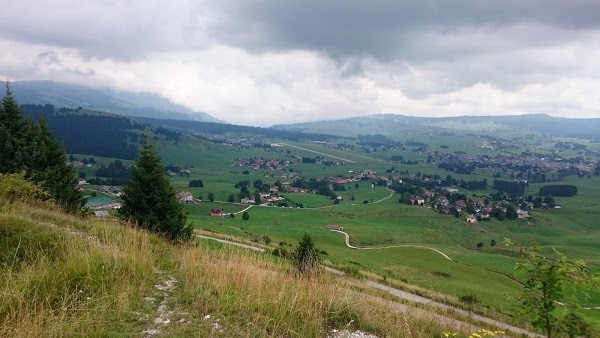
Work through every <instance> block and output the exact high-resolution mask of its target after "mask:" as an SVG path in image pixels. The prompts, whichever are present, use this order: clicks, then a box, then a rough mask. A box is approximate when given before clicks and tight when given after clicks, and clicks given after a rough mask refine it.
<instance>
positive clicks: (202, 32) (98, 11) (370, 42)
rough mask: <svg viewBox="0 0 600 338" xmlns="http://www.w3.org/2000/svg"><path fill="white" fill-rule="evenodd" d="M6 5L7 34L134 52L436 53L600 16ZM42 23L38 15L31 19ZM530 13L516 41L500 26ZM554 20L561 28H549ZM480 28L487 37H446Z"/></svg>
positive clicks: (374, 5)
mask: <svg viewBox="0 0 600 338" xmlns="http://www.w3.org/2000/svg"><path fill="white" fill-rule="evenodd" d="M3 13H4V14H1V13H0V31H1V32H2V33H0V34H2V35H5V36H9V37H17V38H19V39H25V40H28V41H31V42H46V43H53V44H56V45H59V46H64V47H76V48H79V49H81V50H82V51H83V52H84V55H86V56H88V57H109V58H116V59H120V58H125V59H128V58H136V57H142V56H143V55H144V54H145V53H147V52H152V51H168V50H189V49H197V48H203V47H204V46H205V45H206V44H207V43H210V42H215V41H216V42H219V43H226V44H229V45H231V46H235V47H241V48H245V49H246V50H249V51H253V52H268V51H281V50H294V49H308V50H317V51H319V52H322V53H325V54H327V55H330V56H335V57H348V56H360V57H362V56H371V57H375V58H380V59H395V58H408V59H412V58H419V59H438V58H444V57H453V56H454V55H462V54H469V53H474V52H481V50H486V49H489V50H495V49H498V48H507V47H515V46H517V45H521V46H523V45H531V44H547V43H555V42H556V41H557V40H558V41H567V40H569V39H573V38H574V37H576V36H577V34H579V33H580V32H581V31H584V30H586V29H591V28H598V27H599V26H600V2H598V1H584V0H573V1H562V0H537V1H515V0H506V1H495V2H490V1H478V0H457V1H444V0H437V1H431V0H429V1H428V0H418V1H398V0H381V1H347V0H330V1H317V0H304V1H278V0H270V1H267V0H265V1H261V0H247V1H231V0H224V1H211V2H204V3H203V2H188V1H177V0H175V1H172V2H168V3H166V2H160V1H128V2H104V1H85V2H79V3H73V2H72V1H52V2H50V1H46V0H39V1H13V2H11V3H9V4H7V5H6V6H5V8H4V10H3ZM32 23H35V24H32ZM521 23H527V24H529V25H534V26H536V25H537V26H539V27H547V29H544V28H538V29H526V30H525V31H523V32H514V31H510V30H507V31H506V32H505V33H506V34H511V33H513V34H514V33H518V35H514V36H512V37H511V39H506V40H510V43H506V41H504V43H502V41H498V42H494V41H492V40H502V39H501V37H499V36H496V33H497V32H502V31H503V30H506V28H507V27H511V26H514V25H519V24H521ZM552 27H554V28H555V29H552ZM478 30H482V31H483V33H484V34H486V33H487V35H489V37H488V39H489V41H483V42H482V41H473V43H472V44H469V43H468V41H467V42H462V41H459V42H460V43H455V44H446V43H444V41H445V39H440V38H439V37H452V36H456V35H463V34H465V33H468V32H469V31H478Z"/></svg>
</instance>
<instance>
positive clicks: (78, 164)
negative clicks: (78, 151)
mask: <svg viewBox="0 0 600 338" xmlns="http://www.w3.org/2000/svg"><path fill="white" fill-rule="evenodd" d="M67 165H68V166H71V167H73V168H84V167H88V168H90V167H93V166H94V165H93V164H92V163H83V162H81V161H69V162H67Z"/></svg>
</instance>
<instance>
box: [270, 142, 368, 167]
mask: <svg viewBox="0 0 600 338" xmlns="http://www.w3.org/2000/svg"><path fill="white" fill-rule="evenodd" d="M272 146H274V147H277V146H286V147H292V148H296V149H300V150H304V151H308V152H311V153H315V154H319V155H323V156H327V157H331V158H335V159H336V160H341V161H345V162H348V163H356V161H352V160H349V159H347V158H342V157H337V156H333V155H329V154H325V153H322V152H320V151H316V150H310V149H306V148H302V147H298V146H294V145H291V144H287V143H281V142H278V143H273V144H272Z"/></svg>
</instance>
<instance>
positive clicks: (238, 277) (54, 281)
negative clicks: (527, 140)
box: [0, 202, 444, 337]
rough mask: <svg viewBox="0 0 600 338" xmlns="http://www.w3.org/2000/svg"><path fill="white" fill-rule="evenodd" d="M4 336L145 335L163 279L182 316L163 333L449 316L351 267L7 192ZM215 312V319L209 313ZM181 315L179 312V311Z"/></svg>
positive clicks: (308, 331) (283, 333)
mask: <svg viewBox="0 0 600 338" xmlns="http://www.w3.org/2000/svg"><path fill="white" fill-rule="evenodd" d="M0 235H1V236H2V237H0V273H1V274H0V337H42V336H43V337H63V336H78V337H79V336H80V337H93V336H142V332H143V331H144V330H145V329H147V328H148V327H151V326H152V320H153V316H154V315H155V313H156V304H152V303H149V302H146V301H145V300H144V297H148V296H154V297H156V295H157V290H156V287H155V285H156V284H160V283H161V280H164V279H165V278H167V277H169V278H171V277H172V278H174V279H176V280H177V284H176V288H174V289H173V290H172V293H170V294H166V293H163V294H162V295H163V296H165V295H168V297H167V296H165V298H164V304H165V307H168V309H169V311H168V313H169V315H170V316H171V318H173V319H174V320H173V321H172V322H171V323H170V324H168V325H164V326H160V329H161V330H160V333H159V336H160V335H163V336H196V337H207V336H211V337H324V336H327V333H328V332H329V331H330V330H331V329H334V328H335V329H344V328H348V329H360V330H362V331H367V332H370V333H373V334H376V335H378V336H380V337H436V336H440V335H441V332H442V331H444V328H443V327H442V326H441V324H440V323H436V320H434V319H432V318H431V317H428V316H426V315H423V314H422V312H419V315H413V314H411V313H404V312H402V311H398V310H395V309H393V308H392V306H391V305H390V304H389V303H387V302H381V301H378V300H377V299H376V298H374V297H370V296H365V295H364V294H361V293H359V292H357V291H356V290H355V289H353V288H351V287H349V283H351V281H348V280H346V279H344V278H340V277H337V276H331V275H328V274H316V275H313V276H310V277H302V276H298V275H297V274H296V273H295V272H294V271H293V270H292V268H291V266H290V265H289V264H288V263H287V262H285V261H279V260H276V259H274V258H273V257H272V256H269V255H266V254H260V253H255V252H251V251H248V250H243V249H234V248H225V249H214V248H209V247H205V246H198V247H195V246H192V245H190V246H179V247H174V246H170V245H168V244H166V243H165V242H163V241H162V240H160V239H159V238H157V237H156V236H154V235H152V234H150V233H148V232H145V231H141V230H138V229H134V228H132V227H129V226H126V225H123V224H121V223H119V222H117V221H115V220H96V219H82V218H78V217H74V216H70V215H66V214H63V213H61V212H60V211H59V210H57V209H53V208H51V207H48V206H34V205H33V204H31V203H16V202H15V203H8V202H4V203H0ZM207 315H210V319H205V317H206V316H207ZM177 318H182V320H181V322H179V321H176V319H177Z"/></svg>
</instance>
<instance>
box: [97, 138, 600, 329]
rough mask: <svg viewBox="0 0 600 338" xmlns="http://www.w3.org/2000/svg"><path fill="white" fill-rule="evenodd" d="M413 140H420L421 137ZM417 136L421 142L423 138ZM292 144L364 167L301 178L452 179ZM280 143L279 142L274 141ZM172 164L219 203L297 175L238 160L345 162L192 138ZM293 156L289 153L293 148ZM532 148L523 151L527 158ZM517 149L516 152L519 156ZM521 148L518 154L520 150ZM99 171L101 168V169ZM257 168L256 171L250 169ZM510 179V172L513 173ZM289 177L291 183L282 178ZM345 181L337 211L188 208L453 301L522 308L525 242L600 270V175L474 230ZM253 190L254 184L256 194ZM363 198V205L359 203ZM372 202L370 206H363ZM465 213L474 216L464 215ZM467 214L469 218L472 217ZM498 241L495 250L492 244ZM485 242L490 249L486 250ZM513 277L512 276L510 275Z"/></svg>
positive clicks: (299, 199)
mask: <svg viewBox="0 0 600 338" xmlns="http://www.w3.org/2000/svg"><path fill="white" fill-rule="evenodd" d="M411 136H412V135H411ZM420 136H421V137H420V139H419V141H422V142H426V143H428V144H430V149H433V148H436V150H437V147H439V145H448V147H449V149H447V150H444V149H441V148H440V151H449V152H453V151H457V150H460V151H465V152H467V153H474V154H476V153H485V152H489V154H490V155H493V154H495V153H497V151H492V150H490V149H483V148H481V147H479V145H480V143H481V142H482V139H481V138H479V137H475V136H473V137H469V138H461V139H458V140H455V141H454V143H451V142H450V141H448V140H449V139H450V138H447V137H441V136H440V137H437V136H436V137H434V136H432V137H430V138H426V137H424V136H423V135H420ZM414 139H415V140H417V139H416V137H415V138H414ZM282 142H283V143H287V144H291V145H295V146H298V147H302V148H306V149H308V150H312V151H317V152H321V153H324V154H330V155H332V156H335V157H339V158H346V159H349V160H352V161H355V162H357V163H346V164H344V165H338V166H333V167H328V166H323V165H320V164H294V165H291V166H290V168H291V169H293V170H294V171H298V172H300V176H305V177H307V178H311V177H335V176H337V175H340V176H344V177H350V176H352V175H353V174H354V173H357V172H360V171H363V170H365V169H369V170H375V171H377V172H378V173H385V170H387V169H390V168H391V167H395V168H396V169H398V170H400V171H404V170H408V171H409V172H410V173H416V172H418V171H421V172H422V173H427V174H429V173H434V174H438V175H440V176H442V177H445V176H446V175H447V174H448V173H446V172H444V171H443V170H442V169H438V168H437V166H433V165H430V164H427V163H426V162H425V161H426V156H425V155H422V154H418V153H416V152H413V151H410V150H407V151H387V152H381V151H378V152H370V153H364V152H349V151H341V150H336V149H331V148H328V147H326V146H323V145H320V144H313V143H311V144H301V143H292V142H289V141H282ZM273 143H277V141H273ZM159 147H160V151H161V154H162V155H163V161H164V163H172V164H176V165H183V166H190V168H189V170H190V171H191V175H190V177H189V178H187V177H180V176H176V177H172V178H171V181H172V182H173V183H174V185H175V186H176V187H177V189H183V190H188V191H190V192H192V193H193V195H194V197H197V198H198V197H204V200H205V201H206V200H207V195H208V193H209V192H212V193H213V194H214V195H215V200H216V201H226V200H227V196H229V194H235V195H237V193H239V189H237V188H235V187H234V185H235V183H236V182H238V181H242V180H249V181H250V182H253V181H254V180H258V179H260V180H262V181H263V182H264V183H268V184H273V183H274V182H275V181H276V180H277V179H279V178H278V176H281V175H284V174H289V171H288V170H280V171H271V172H270V173H271V174H273V175H275V176H276V177H273V178H272V177H265V171H264V170H253V169H251V168H248V167H235V166H232V164H233V163H234V161H235V159H237V158H251V157H263V158H286V156H287V157H291V156H306V157H315V156H322V157H324V158H325V159H326V160H331V161H334V162H337V161H339V160H336V159H334V158H328V156H325V155H319V154H316V153H313V152H310V151H306V150H301V149H297V148H293V147H286V146H281V147H276V149H275V151H266V150H248V149H239V148H237V147H233V146H224V145H219V144H215V143H211V142H208V141H202V140H197V139H193V138H185V139H184V140H183V141H182V142H181V144H179V145H174V144H161V145H159ZM288 150H289V153H288V152H287V151H288ZM523 150H524V149H519V150H518V152H520V151H523ZM511 151H513V150H511ZM514 151H517V150H514ZM392 155H402V156H404V158H405V159H406V160H419V161H421V162H420V163H419V164H417V165H404V164H401V163H394V162H390V161H389V158H390V157H391V156H392ZM94 170H95V169H94ZM243 171H248V175H244V174H243V173H242V172H243ZM452 177H454V178H457V179H461V178H462V179H465V180H475V179H477V180H481V179H483V178H484V177H486V178H487V179H488V182H489V184H490V186H491V182H492V181H493V178H492V172H491V171H489V170H477V171H475V172H474V174H473V175H458V174H454V173H453V174H452ZM502 178H503V179H508V176H507V175H505V174H503V176H502ZM191 179H201V180H202V181H203V182H204V187H203V188H187V184H188V182H189V180H191ZM280 180H281V181H282V182H283V181H291V180H289V179H283V178H280ZM356 184H358V185H359V187H358V188H356V187H355V182H351V183H348V184H345V185H344V186H345V191H336V194H339V195H340V196H342V197H343V200H342V201H341V202H340V204H339V205H334V204H333V201H332V200H331V199H329V198H328V197H324V196H320V195H313V194H293V193H289V194H285V193H284V194H282V195H283V196H285V197H287V198H289V199H290V200H291V201H293V202H295V203H302V204H303V205H304V206H306V207H307V208H304V209H301V208H282V207H263V206H255V207H252V208H251V209H250V210H248V212H249V215H250V219H249V220H248V221H244V220H243V219H242V217H241V214H238V215H236V216H235V218H230V217H222V218H215V217H210V216H209V213H210V209H211V208H213V207H222V208H224V211H225V212H226V213H230V212H233V213H236V212H239V211H241V210H243V209H244V208H246V207H247V206H245V205H238V204H228V203H216V202H215V203H210V202H203V203H198V204H188V205H186V207H185V208H186V210H187V211H188V212H189V216H188V218H189V220H190V221H193V223H194V226H195V227H196V228H198V229H206V230H209V231H214V232H218V233H223V234H227V235H230V236H235V237H239V238H245V239H248V240H261V238H263V237H262V236H265V235H266V236H269V238H271V239H272V243H271V244H270V246H271V247H273V248H275V247H277V246H279V243H282V244H283V247H286V248H288V249H291V247H290V244H291V245H295V244H296V243H297V240H298V239H299V238H300V237H301V236H302V235H303V234H304V233H305V232H308V233H310V234H311V235H313V236H314V238H315V240H316V243H317V246H318V247H319V248H320V249H322V250H324V251H326V252H327V255H324V258H325V259H326V260H329V261H331V262H333V263H335V264H339V265H343V266H350V267H353V268H358V269H360V270H365V271H370V272H374V273H376V274H378V275H379V276H382V277H383V276H385V277H386V278H391V279H396V280H401V281H404V282H407V283H410V284H414V285H417V286H420V287H423V288H426V289H429V290H433V291H436V292H440V293H443V294H446V295H450V296H461V295H467V294H473V295H475V296H476V297H477V299H478V300H479V301H480V302H481V303H482V304H485V305H488V306H490V307H493V308H496V309H499V310H503V311H509V310H510V308H511V307H512V306H514V305H515V300H514V298H511V295H512V296H514V295H517V294H518V293H519V291H520V288H521V287H520V286H519V285H518V283H516V282H515V281H514V280H511V279H510V278H516V279H522V277H523V276H520V275H517V274H515V272H514V266H515V264H516V263H517V261H518V254H517V252H516V251H517V250H518V248H519V247H520V246H523V245H539V246H541V247H542V248H543V249H544V251H545V252H547V253H551V252H552V248H556V249H558V250H560V251H562V252H564V253H565V254H567V256H568V257H569V258H571V259H583V260H584V261H586V262H587V264H588V265H589V267H590V269H591V270H592V271H595V272H600V244H599V243H600V222H598V219H600V208H598V205H599V203H600V178H598V177H593V178H591V179H588V178H577V177H568V178H566V179H564V180H562V181H560V182H556V183H544V184H531V185H530V186H529V188H528V189H527V191H526V194H532V195H536V194H537V192H538V190H539V188H540V187H541V186H543V185H547V184H573V185H576V186H577V187H578V188H579V193H578V194H577V195H576V196H574V197H569V198H561V197H556V198H555V199H556V201H557V203H559V204H560V205H561V206H562V209H556V210H554V209H553V210H543V211H535V212H533V216H534V218H533V220H530V221H528V220H517V221H504V222H500V221H496V220H491V221H489V222H480V223H478V224H476V225H468V224H467V223H466V222H464V219H462V218H461V219H457V218H455V217H453V216H449V215H441V214H438V213H436V212H434V211H432V210H430V209H428V208H425V207H416V206H408V205H404V204H400V203H398V199H399V196H398V195H397V194H394V195H393V196H392V197H391V198H389V199H386V200H383V201H381V202H380V203H375V204H373V203H372V202H377V201H379V200H381V199H384V198H386V197H387V196H389V194H390V192H389V191H387V190H386V189H384V188H382V187H374V188H372V187H371V183H370V182H369V181H363V182H356ZM250 190H251V191H253V188H250ZM461 192H462V193H465V194H467V196H468V197H472V196H473V194H476V195H484V194H489V193H491V192H494V190H493V189H491V188H489V189H487V190H480V191H479V190H478V191H468V190H462V189H461ZM352 197H354V200H352ZM365 200H366V201H368V202H369V203H367V204H363V201H365ZM463 216H464V213H463ZM463 218H464V217H463ZM331 224H334V225H339V226H342V227H343V228H344V231H346V232H347V233H348V234H349V235H350V243H351V244H352V245H354V246H357V247H384V246H394V245H419V246H425V247H428V248H433V249H437V250H440V251H442V252H443V253H445V254H446V255H448V256H449V257H450V258H451V259H452V260H451V261H450V260H448V259H446V258H444V257H443V256H442V255H440V254H439V253H436V252H435V251H432V250H429V249H426V248H414V247H402V248H386V249H377V250H358V249H351V248H348V247H346V245H345V239H344V235H343V234H341V233H336V232H332V231H330V230H327V229H325V228H324V226H326V225H331ZM505 237H506V238H510V239H511V240H512V241H514V242H515V243H516V244H517V246H516V247H505V246H503V245H502V241H503V239H504V238H505ZM492 240H494V241H495V242H496V245H495V246H491V241H492ZM478 243H482V244H483V247H482V248H477V244H478ZM509 277H510V278H509ZM584 305H588V306H590V305H593V306H600V295H598V294H594V295H592V298H591V299H589V300H588V301H586V302H585V304H584ZM586 316H587V317H588V318H591V319H593V320H595V321H596V322H600V315H598V311H596V312H594V311H586Z"/></svg>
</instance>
